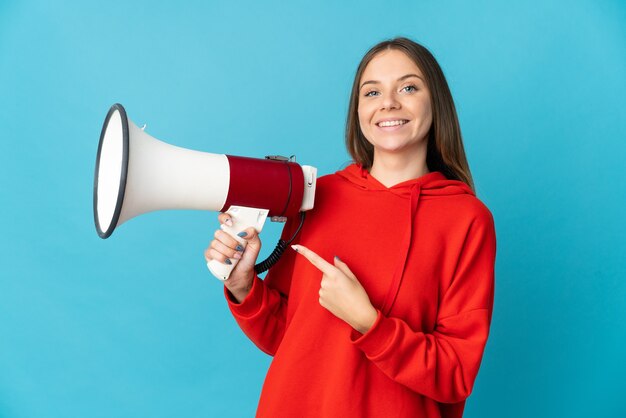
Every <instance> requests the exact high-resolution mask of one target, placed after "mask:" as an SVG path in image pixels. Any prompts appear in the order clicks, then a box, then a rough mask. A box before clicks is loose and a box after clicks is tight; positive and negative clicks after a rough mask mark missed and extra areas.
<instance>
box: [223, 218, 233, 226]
mask: <svg viewBox="0 0 626 418" xmlns="http://www.w3.org/2000/svg"><path fill="white" fill-rule="evenodd" d="M224 223H225V224H226V225H228V226H233V221H232V220H231V219H230V218H228V219H226V220H225V221H224Z"/></svg>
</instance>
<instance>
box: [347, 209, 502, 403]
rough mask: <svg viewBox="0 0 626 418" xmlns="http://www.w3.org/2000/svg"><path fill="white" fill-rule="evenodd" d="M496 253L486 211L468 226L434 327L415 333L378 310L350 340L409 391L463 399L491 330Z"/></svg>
mask: <svg viewBox="0 0 626 418" xmlns="http://www.w3.org/2000/svg"><path fill="white" fill-rule="evenodd" d="M495 252H496V241H495V229H494V225H493V218H492V217H491V213H489V211H485V213H484V214H481V215H480V216H479V217H477V218H475V219H474V221H473V222H472V224H471V226H470V227H469V229H468V232H467V234H466V237H465V241H464V244H463V248H462V251H461V255H460V258H459V260H458V264H457V266H456V269H455V273H454V276H453V280H452V282H451V285H450V286H449V288H448V289H447V290H446V292H445V294H444V296H443V298H442V300H441V303H440V306H439V311H438V316H437V322H436V326H435V328H434V331H433V332H432V333H424V332H416V331H414V330H412V329H411V328H410V326H409V325H408V324H407V323H406V322H405V321H403V320H401V319H398V318H393V317H387V316H384V315H383V314H382V313H381V312H380V311H379V312H378V318H377V320H376V322H375V323H374V325H373V326H372V328H371V329H370V330H369V331H368V332H367V333H365V334H363V335H361V334H360V333H358V332H357V331H353V333H352V342H353V344H354V345H355V346H356V347H358V348H359V349H361V350H362V351H363V353H364V354H365V356H366V357H367V358H368V359H369V360H371V361H372V362H374V363H375V364H376V365H377V366H378V367H379V368H380V369H381V370H382V371H383V373H385V374H386V375H387V376H389V377H390V378H391V379H393V380H395V381H397V382H399V383H401V384H403V385H405V386H407V387H408V388H410V389H411V390H413V391H415V392H418V393H420V394H423V395H425V396H427V397H429V398H431V399H434V400H436V401H437V402H440V403H457V402H462V401H463V400H465V399H466V398H467V397H468V396H469V395H470V393H471V391H472V387H473V385H474V380H475V378H476V375H477V374H478V368H479V366H480V362H481V360H482V355H483V351H484V348H485V344H486V342H487V336H488V333H489V325H490V322H491V313H492V309H493V297H494V263H495Z"/></svg>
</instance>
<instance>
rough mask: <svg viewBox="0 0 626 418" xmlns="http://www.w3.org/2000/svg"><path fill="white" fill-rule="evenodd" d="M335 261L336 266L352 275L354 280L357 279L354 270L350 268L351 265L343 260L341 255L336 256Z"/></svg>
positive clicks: (349, 275)
mask: <svg viewBox="0 0 626 418" xmlns="http://www.w3.org/2000/svg"><path fill="white" fill-rule="evenodd" d="M334 261H335V267H337V268H338V269H339V270H340V271H341V272H342V273H343V274H345V275H346V276H348V277H350V278H351V279H353V280H357V278H356V276H355V275H354V273H352V270H350V267H348V265H347V264H346V263H344V262H343V261H341V259H340V258H339V257H337V256H335V258H334ZM357 281H358V280H357Z"/></svg>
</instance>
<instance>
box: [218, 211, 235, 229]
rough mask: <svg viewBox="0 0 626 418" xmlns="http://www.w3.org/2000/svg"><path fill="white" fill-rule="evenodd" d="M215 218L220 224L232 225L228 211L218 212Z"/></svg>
mask: <svg viewBox="0 0 626 418" xmlns="http://www.w3.org/2000/svg"><path fill="white" fill-rule="evenodd" d="M217 220H218V221H219V223H221V224H226V225H228V226H233V220H232V218H231V217H230V215H229V214H228V213H220V214H219V215H217Z"/></svg>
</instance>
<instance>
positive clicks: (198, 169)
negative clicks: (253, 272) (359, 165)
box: [93, 104, 317, 281]
mask: <svg viewBox="0 0 626 418" xmlns="http://www.w3.org/2000/svg"><path fill="white" fill-rule="evenodd" d="M316 179H317V169H316V168H315V167H311V166H306V165H303V166H300V165H299V164H296V163H295V162H293V161H291V160H290V159H286V158H266V159H258V158H247V157H235V156H231V155H225V154H211V153H208V152H201V151H192V150H189V149H185V148H181V147H176V146H174V145H170V144H167V143H165V142H162V141H159V140H158V139H155V138H153V137H152V136H150V135H148V134H147V133H146V132H144V131H143V129H141V128H139V127H137V125H135V124H134V123H133V122H132V121H131V120H130V119H128V117H127V116H126V111H125V110H124V107H123V106H122V105H120V104H114V105H113V106H111V109H110V110H109V113H108V114H107V116H106V119H105V121H104V125H103V127H102V132H101V134H100V143H99V145H98V156H97V159H96V171H95V179H94V191H93V210H94V221H95V224H96V230H97V231H98V235H99V236H100V237H101V238H108V237H109V236H110V235H111V234H112V233H113V231H114V230H115V228H117V227H118V226H119V225H121V224H122V223H124V222H126V221H127V220H129V219H131V218H134V217H135V216H138V215H141V214H143V213H147V212H152V211H155V210H163V209H199V210H210V211H219V212H224V211H225V212H227V213H229V214H230V215H231V218H232V220H233V226H232V227H228V226H226V225H222V229H224V230H225V231H226V232H227V233H229V234H230V235H231V236H232V237H233V238H235V239H236V240H237V241H238V242H240V243H241V244H244V245H245V241H244V240H242V239H241V238H240V237H239V236H237V234H238V233H239V232H241V231H243V230H244V229H246V228H248V227H251V226H252V227H254V228H256V230H257V231H259V232H261V230H262V229H263V225H264V223H265V219H266V218H267V217H268V216H270V217H271V219H272V220H275V221H284V220H286V218H287V217H290V216H294V215H297V214H298V213H299V212H300V213H302V212H304V211H307V210H310V209H312V208H313V202H314V197H315V185H316ZM283 246H284V243H283ZM277 250H278V247H277ZM282 250H283V251H284V248H283V249H282ZM280 252H281V253H282V251H280ZM279 256H280V254H278V257H279ZM270 258H273V259H277V256H275V254H272V255H271V256H270ZM229 261H231V263H232V264H230V265H227V264H224V263H220V262H218V261H216V260H212V261H210V262H209V263H208V267H209V270H211V273H213V275H214V276H215V277H217V278H218V279H220V280H223V281H224V280H227V279H228V276H229V275H230V272H231V271H232V269H233V268H234V267H235V265H236V263H237V260H235V259H233V260H229ZM266 261H267V260H266ZM264 263H265V262H264ZM261 264H263V263H261ZM262 271H263V270H262ZM257 272H259V271H257Z"/></svg>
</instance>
